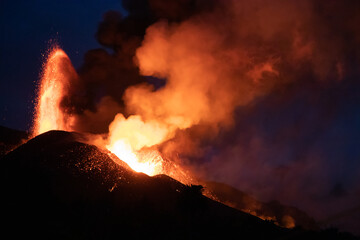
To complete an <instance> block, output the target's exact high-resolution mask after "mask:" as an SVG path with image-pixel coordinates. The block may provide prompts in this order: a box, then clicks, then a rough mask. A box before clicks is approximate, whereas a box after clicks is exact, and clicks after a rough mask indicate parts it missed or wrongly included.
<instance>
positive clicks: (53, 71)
mask: <svg viewBox="0 0 360 240" xmlns="http://www.w3.org/2000/svg"><path fill="white" fill-rule="evenodd" d="M76 76H77V75H76V72H75V69H74V68H73V66H72V64H71V62H70V59H69V58H68V56H67V55H66V53H65V52H64V51H63V50H61V49H60V48H58V47H57V46H55V47H54V48H53V49H52V51H51V52H50V54H49V56H48V58H47V61H46V63H45V64H44V67H43V74H42V77H41V81H40V87H39V90H38V99H37V103H36V112H35V120H34V127H33V134H34V135H39V134H41V133H44V132H47V131H49V130H65V131H71V127H70V126H71V117H70V116H68V115H67V114H65V113H64V111H63V110H62V108H61V106H60V104H61V101H62V99H63V97H64V95H65V92H66V88H67V86H68V85H69V84H70V81H71V79H72V78H73V77H76Z"/></svg>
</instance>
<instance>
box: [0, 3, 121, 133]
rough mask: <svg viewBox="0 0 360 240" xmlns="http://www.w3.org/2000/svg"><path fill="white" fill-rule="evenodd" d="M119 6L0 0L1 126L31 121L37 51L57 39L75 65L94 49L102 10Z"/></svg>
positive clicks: (38, 66)
mask: <svg viewBox="0 0 360 240" xmlns="http://www.w3.org/2000/svg"><path fill="white" fill-rule="evenodd" d="M113 9H115V10H117V11H122V8H121V1H120V0H103V1H100V0H98V1H96V0H76V1H71V0H65V1H62V0H53V1H48V0H35V1H26V0H24V1H22V0H4V1H1V2H0V125H2V126H6V127H10V128H15V129H20V130H27V129H29V127H30V125H31V119H32V111H33V99H34V93H35V90H36V82H37V80H38V76H39V74H40V71H41V66H42V65H41V64H42V60H43V57H42V54H43V53H45V52H46V50H47V48H48V47H49V46H50V45H49V43H48V42H49V41H50V40H51V39H56V40H57V42H58V43H59V44H60V46H61V47H62V48H63V49H64V50H65V52H66V53H67V54H68V55H69V57H70V59H71V61H72V62H73V64H74V66H75V67H76V68H77V67H79V66H80V65H81V63H82V59H83V56H84V53H85V52H86V51H88V50H89V49H93V48H97V47H99V46H100V45H99V44H98V43H97V41H96V39H95V37H94V35H95V33H96V30H97V27H98V24H99V22H100V21H101V19H102V16H103V14H104V13H105V12H106V11H108V10H113Z"/></svg>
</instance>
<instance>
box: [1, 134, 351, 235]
mask: <svg viewBox="0 0 360 240" xmlns="http://www.w3.org/2000/svg"><path fill="white" fill-rule="evenodd" d="M85 140H86V136H84V135H82V134H79V133H75V132H65V131H49V132H46V133H44V134H41V135H39V136H37V137H35V138H33V139H31V140H29V141H28V142H26V143H24V144H22V145H20V146H19V147H18V148H16V149H14V150H13V151H11V152H9V153H7V154H6V155H4V156H3V157H2V158H1V164H2V174H1V180H0V184H1V189H2V199H1V208H2V209H1V211H2V217H3V220H4V221H3V222H5V224H3V225H2V228H3V233H8V234H11V236H13V237H20V236H27V237H31V236H34V237H37V238H39V237H41V238H42V237H43V238H47V239H49V238H50V239H74V238H75V239H80V238H83V239H110V238H115V237H124V236H126V237H132V238H151V239H153V238H166V239H184V238H185V239H187V238H198V237H201V238H205V237H217V238H224V237H225V238H227V237H235V236H236V237H239V238H240V237H242V238H252V239H264V238H267V239H277V238H280V237H286V238H289V239H303V238H304V237H306V238H308V237H314V238H315V237H316V238H320V239H322V238H326V237H327V236H328V235H329V234H331V236H332V237H333V238H334V237H338V238H339V239H352V237H351V236H350V235H348V234H343V233H341V234H340V233H336V234H334V233H333V232H329V231H327V232H315V231H305V230H301V229H284V228H281V227H279V226H276V225H275V224H273V223H272V222H270V221H263V220H261V219H259V218H257V217H254V216H252V215H250V214H247V213H244V212H242V211H239V210H236V209H234V208H231V207H228V206H225V205H223V204H221V203H219V202H216V201H213V200H211V199H209V198H207V197H205V196H203V195H202V193H201V189H202V187H201V186H199V185H184V184H182V183H180V182H178V181H176V180H174V179H172V178H170V177H168V176H166V175H155V176H153V177H150V176H148V175H146V174H143V173H137V172H135V171H133V170H132V169H131V168H130V167H128V166H127V164H126V163H122V164H121V161H120V163H119V162H118V161H117V163H115V162H114V161H113V159H112V158H111V157H110V156H109V152H107V151H106V150H102V149H99V148H97V147H96V146H93V145H89V144H85V143H84V141H85Z"/></svg>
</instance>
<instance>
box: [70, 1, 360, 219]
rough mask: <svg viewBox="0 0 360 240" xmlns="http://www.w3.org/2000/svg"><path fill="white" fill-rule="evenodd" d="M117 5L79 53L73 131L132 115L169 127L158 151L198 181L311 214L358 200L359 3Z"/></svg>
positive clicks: (100, 128) (100, 127)
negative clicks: (92, 44)
mask: <svg viewBox="0 0 360 240" xmlns="http://www.w3.org/2000/svg"><path fill="white" fill-rule="evenodd" d="M123 5H124V7H125V9H126V10H127V11H128V13H129V14H128V15H127V16H121V14H119V13H117V12H108V13H106V14H105V15H104V20H103V22H102V23H100V25H99V29H98V32H97V34H96V37H97V39H98V41H99V42H100V43H101V44H102V45H103V46H104V49H96V50H91V51H89V52H88V53H87V54H86V56H85V63H84V65H83V66H82V67H81V68H80V69H79V79H80V80H79V84H77V85H76V87H74V89H71V90H70V92H71V94H70V96H72V98H71V99H70V100H69V101H67V102H66V104H64V107H65V108H67V109H71V111H72V112H73V114H74V115H75V116H77V117H76V119H77V121H76V124H75V130H76V129H78V130H79V131H88V132H93V133H104V132H106V131H107V130H108V126H109V124H110V122H111V121H112V119H113V118H114V117H115V115H116V113H118V112H119V111H120V112H122V113H123V114H124V115H125V116H128V115H130V114H138V115H140V116H142V118H143V119H144V120H152V119H158V121H160V122H161V123H162V124H164V125H167V126H170V127H172V128H174V129H175V133H174V137H173V138H172V139H170V140H168V141H167V142H165V143H163V144H162V145H161V146H160V149H161V151H162V153H163V154H164V155H165V156H166V157H168V158H169V159H177V161H179V162H181V163H182V164H185V165H187V166H188V167H189V168H191V169H193V171H195V172H196V173H197V175H198V176H199V177H202V178H204V179H209V178H210V179H215V180H219V181H225V182H227V183H230V184H232V185H235V186H237V187H239V188H241V189H243V190H246V191H249V192H251V193H252V194H254V195H255V196H257V197H259V198H261V199H264V200H271V199H277V200H280V201H282V202H285V203H290V204H293V205H296V206H298V207H301V208H303V209H306V210H308V211H312V212H315V214H316V215H317V217H319V218H321V217H324V216H323V215H322V213H321V212H324V209H327V208H331V209H333V211H334V213H335V212H336V211H342V210H344V209H345V208H346V207H345V206H348V205H352V204H354V202H356V200H359V195H360V187H359V186H358V184H357V183H358V182H359V179H358V178H357V177H356V176H359V171H360V170H359V164H358V163H356V159H359V157H360V153H359V150H357V146H356V144H355V143H358V142H359V138H358V135H359V134H358V133H359V127H358V125H357V122H358V120H359V105H360V99H359V96H358V94H357V93H358V92H359V91H358V90H360V86H359V83H358V79H359V76H360V73H359V66H360V48H359V46H360V30H359V28H358V24H357V23H359V22H360V16H359V14H358V13H359V12H360V4H359V2H358V1H350V0H349V1H326V2H324V1H310V0H309V1H285V0H278V1H264V0H256V1H235V0H233V1H201V0H199V1H196V0H178V1H165V0H136V1H130V0H129V1H123ZM147 76H152V77H157V78H161V79H166V81H165V83H164V85H163V86H161V87H157V88H155V87H154V86H153V84H151V83H149V82H148V81H147ZM338 186H342V189H343V191H342V193H344V194H340V195H339V194H333V193H334V192H336V188H338ZM345 193H346V194H345ZM321 204H323V206H324V208H323V209H320V210H319V213H316V209H319V206H320V205H321Z"/></svg>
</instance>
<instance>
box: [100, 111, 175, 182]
mask: <svg viewBox="0 0 360 240" xmlns="http://www.w3.org/2000/svg"><path fill="white" fill-rule="evenodd" d="M167 137H168V130H167V129H166V128H164V127H163V126H161V125H159V124H157V123H156V122H147V123H145V122H143V121H142V119H141V118H140V116H130V117H129V118H128V119H125V117H124V116H123V115H122V114H120V113H119V114H117V115H116V117H115V119H114V121H113V122H112V123H111V124H110V127H109V139H108V141H109V143H108V145H107V146H106V148H107V149H108V150H110V151H111V152H112V153H114V154H115V155H116V156H117V157H118V158H120V159H121V160H122V161H124V162H126V163H127V164H128V165H129V166H130V167H131V168H132V169H133V170H135V171H137V172H143V173H146V174H148V175H150V176H153V175H156V174H160V173H162V170H163V166H162V162H163V159H162V157H161V156H160V154H159V153H158V152H157V151H151V152H150V153H149V152H147V153H146V154H145V153H144V152H142V151H141V149H142V148H144V147H151V146H153V145H156V144H159V143H161V142H163V141H164V140H166V139H167Z"/></svg>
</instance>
